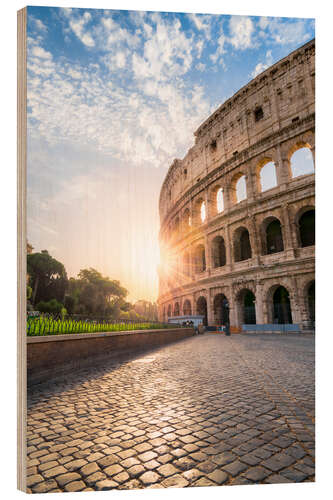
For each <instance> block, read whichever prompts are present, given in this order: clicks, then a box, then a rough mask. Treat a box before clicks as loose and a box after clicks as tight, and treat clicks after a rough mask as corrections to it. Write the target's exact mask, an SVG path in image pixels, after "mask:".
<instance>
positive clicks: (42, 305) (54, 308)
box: [37, 299, 66, 315]
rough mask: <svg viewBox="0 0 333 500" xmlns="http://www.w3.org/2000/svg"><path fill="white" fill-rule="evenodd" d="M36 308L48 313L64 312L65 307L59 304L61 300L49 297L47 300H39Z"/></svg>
mask: <svg viewBox="0 0 333 500" xmlns="http://www.w3.org/2000/svg"><path fill="white" fill-rule="evenodd" d="M37 310H38V311H40V312H43V313H49V314H54V315H56V314H61V313H63V314H66V309H64V306H63V305H62V304H61V302H58V301H57V300H56V299H51V300H49V301H48V302H45V301H43V300H42V301H41V302H39V303H38V304H37Z"/></svg>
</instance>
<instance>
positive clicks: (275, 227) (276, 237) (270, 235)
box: [266, 219, 284, 254]
mask: <svg viewBox="0 0 333 500" xmlns="http://www.w3.org/2000/svg"><path fill="white" fill-rule="evenodd" d="M266 245H267V253H268V254H271V253H277V252H283V249H284V248H283V238H282V231H281V224H280V221H279V220H277V219H275V220H273V221H272V222H271V223H270V224H268V226H267V228H266Z"/></svg>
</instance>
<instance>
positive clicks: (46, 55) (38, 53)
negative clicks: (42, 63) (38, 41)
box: [32, 46, 52, 59]
mask: <svg viewBox="0 0 333 500" xmlns="http://www.w3.org/2000/svg"><path fill="white" fill-rule="evenodd" d="M32 55H33V56H35V57H40V58H42V59H52V54H51V53H50V52H47V51H46V50H44V49H43V48H42V47H38V46H36V47H34V48H33V49H32Z"/></svg>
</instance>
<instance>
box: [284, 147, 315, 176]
mask: <svg viewBox="0 0 333 500" xmlns="http://www.w3.org/2000/svg"><path fill="white" fill-rule="evenodd" d="M288 162H289V175H290V178H291V179H294V178H295V177H300V176H301V175H309V174H313V173H314V157H313V151H312V146H311V145H310V144H309V142H305V141H298V142H296V143H295V144H293V146H292V147H291V148H290V149H289V151H288Z"/></svg>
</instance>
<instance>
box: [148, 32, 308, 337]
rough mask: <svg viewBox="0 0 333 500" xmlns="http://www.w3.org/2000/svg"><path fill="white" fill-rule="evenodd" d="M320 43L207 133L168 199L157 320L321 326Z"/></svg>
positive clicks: (251, 86)
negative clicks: (317, 263)
mask: <svg viewBox="0 0 333 500" xmlns="http://www.w3.org/2000/svg"><path fill="white" fill-rule="evenodd" d="M314 85H315V41H314V40H312V41H310V42H309V43H307V44H306V45H304V46H302V47H300V48H299V49H298V50H296V51H294V52H292V53H291V54H290V55H289V56H287V57H285V58H284V59H282V60H281V61H279V62H278V63H276V64H274V65H273V66H271V67H270V68H268V69H267V70H265V71H264V72H263V73H261V74H260V75H258V76H257V77H256V78H254V79H253V80H252V81H251V82H250V83H248V84H247V85H246V86H245V87H243V88H241V89H240V90H239V91H238V92H237V93H236V94H235V95H234V96H233V97H231V98H230V99H228V100H227V101H226V102H225V103H223V104H222V105H221V106H220V107H219V108H218V109H217V110H216V111H215V112H214V113H213V114H212V115H211V116H209V118H207V120H206V121H205V122H204V123H202V125H200V127H199V128H198V129H197V131H196V132H195V133H194V135H195V144H194V146H193V147H192V148H191V149H190V150H189V151H188V153H187V154H186V156H185V157H184V158H183V159H182V160H179V159H175V160H174V162H173V163H172V165H171V166H170V168H169V170H168V173H167V175H166V178H165V180H164V182H163V186H162V189H161V194H160V203H159V210H160V220H161V229H160V247H161V265H160V269H159V298H158V307H159V317H160V319H161V320H164V321H166V320H167V319H168V318H169V317H171V316H182V315H189V314H192V315H193V314H201V315H203V316H204V323H205V324H208V325H220V324H226V323H229V324H230V325H231V326H232V327H234V329H235V330H237V328H240V327H241V325H242V324H254V323H256V324H272V323H287V324H291V323H294V324H298V325H300V326H301V328H303V329H306V328H313V326H314V321H315V309H314V296H315V287H314V279H315V235H314V230H315V209H314V203H315V178H314V162H315V88H314Z"/></svg>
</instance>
